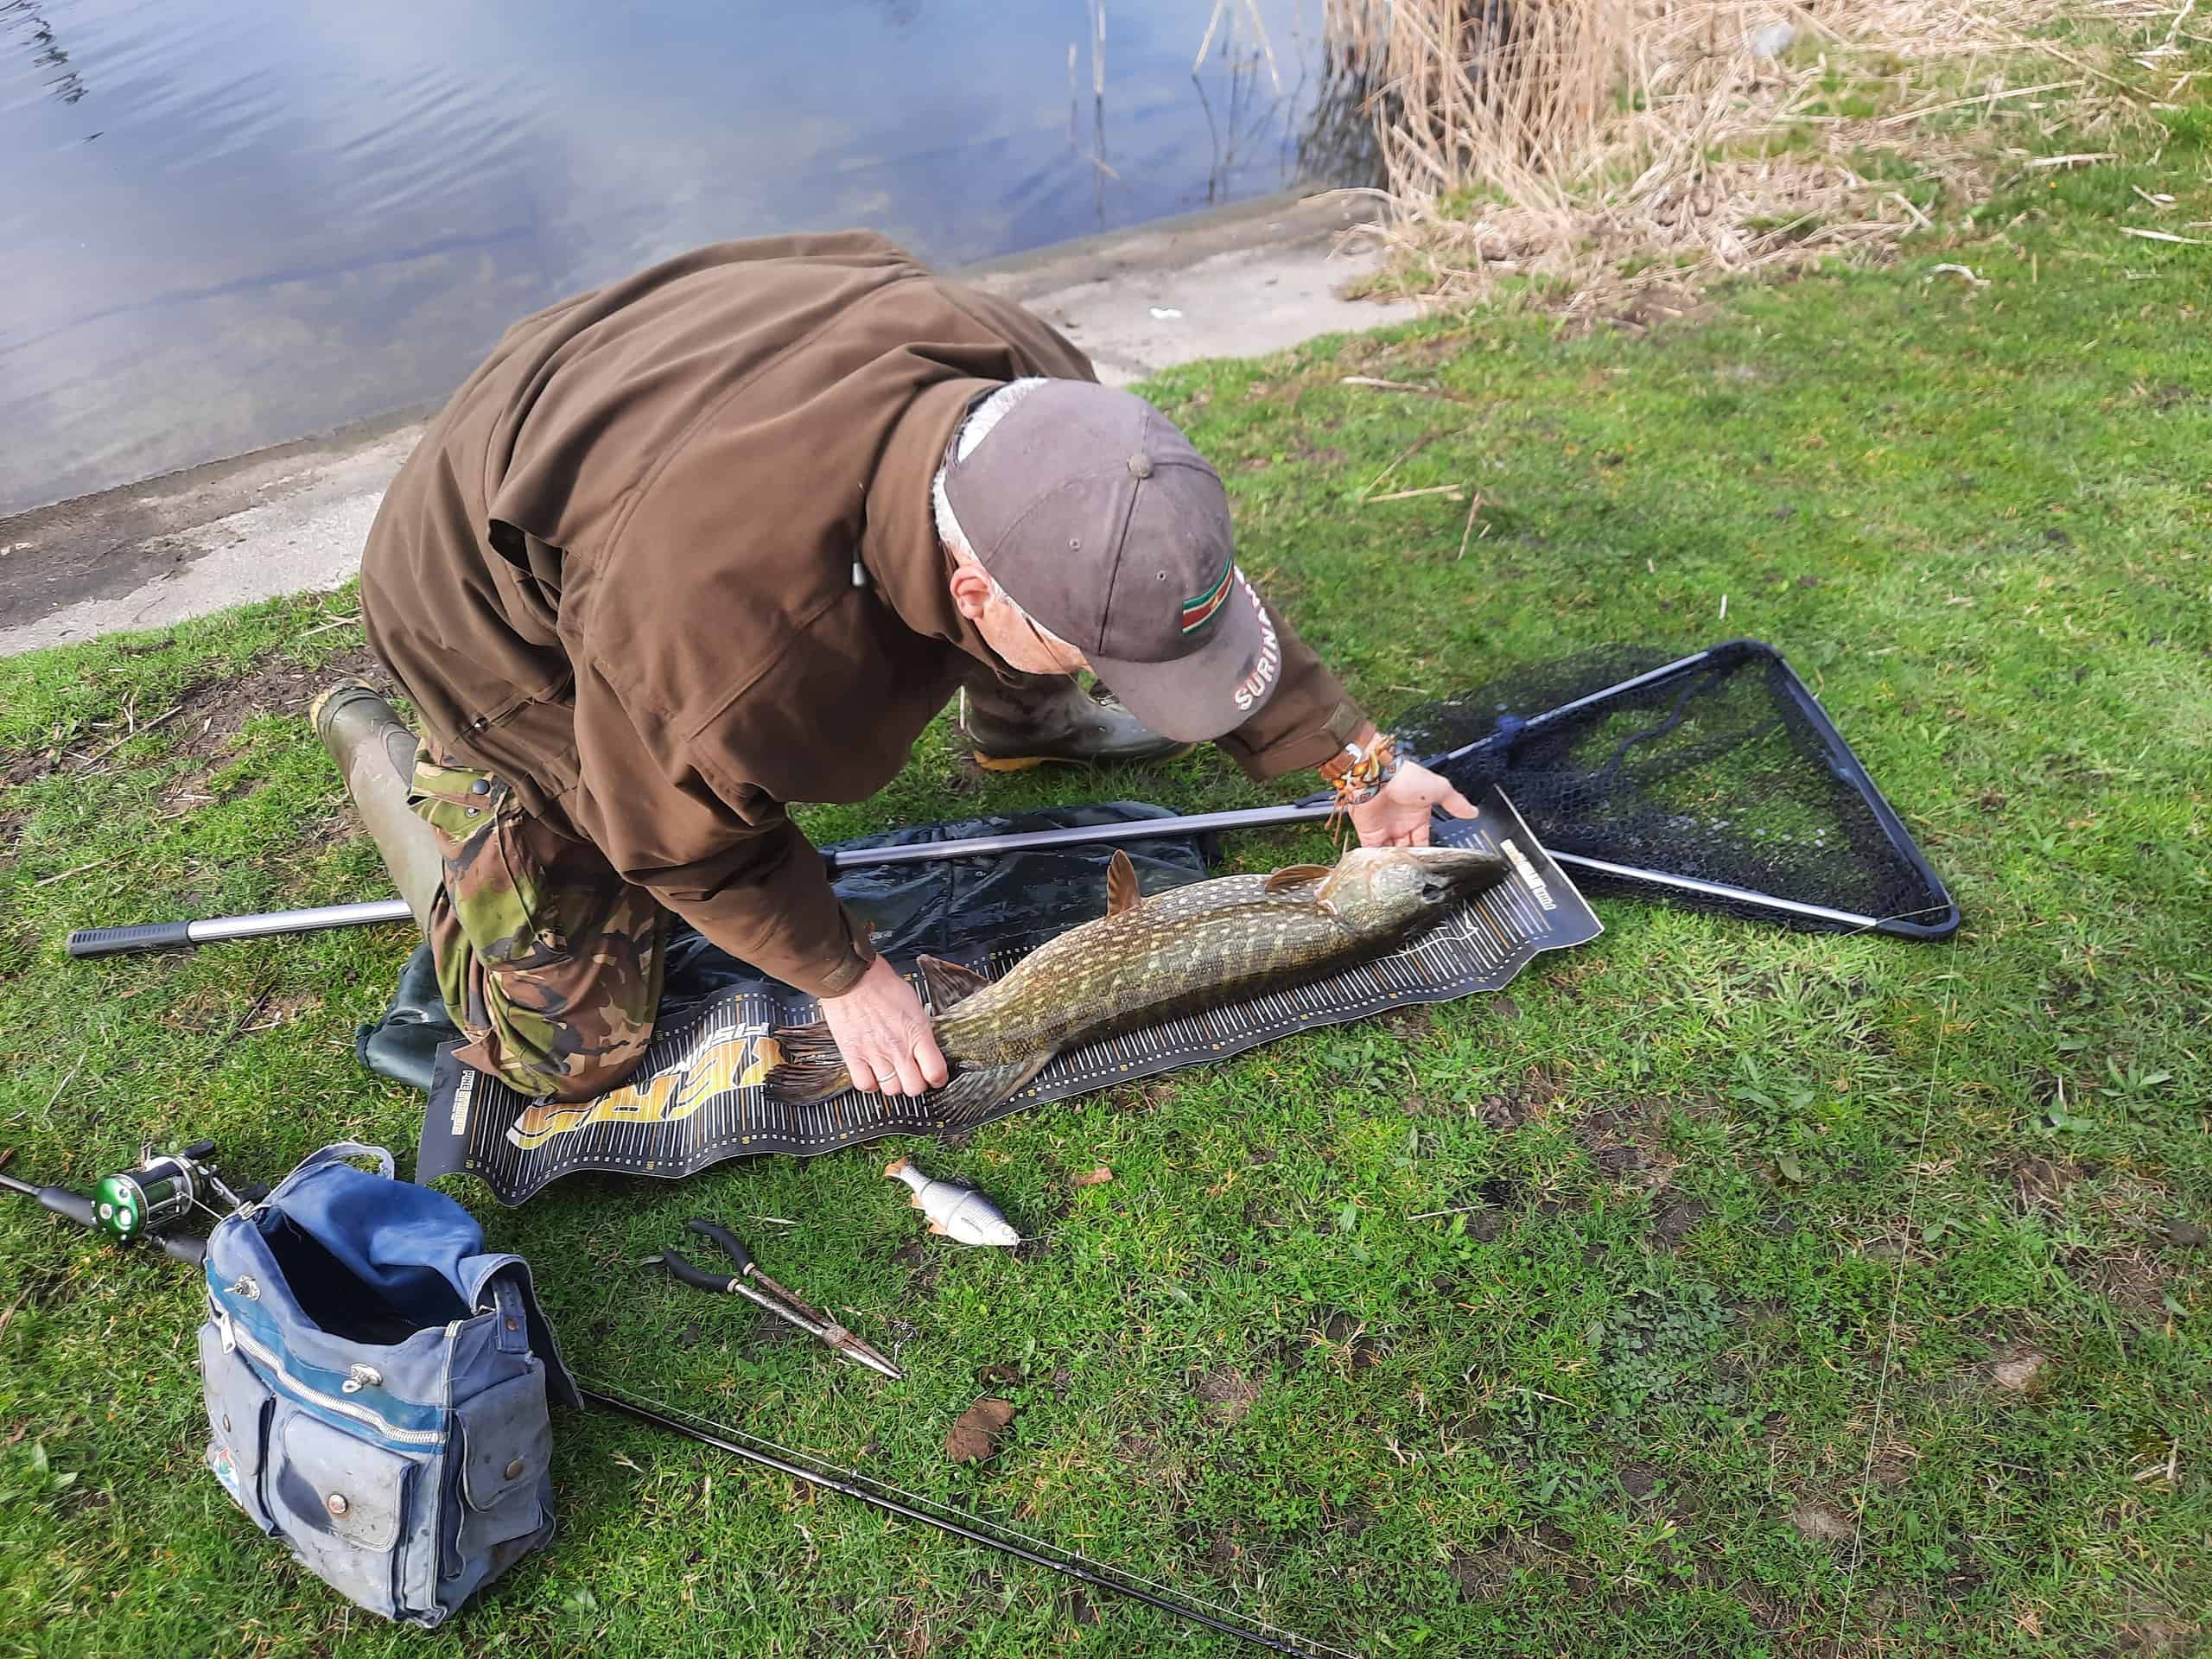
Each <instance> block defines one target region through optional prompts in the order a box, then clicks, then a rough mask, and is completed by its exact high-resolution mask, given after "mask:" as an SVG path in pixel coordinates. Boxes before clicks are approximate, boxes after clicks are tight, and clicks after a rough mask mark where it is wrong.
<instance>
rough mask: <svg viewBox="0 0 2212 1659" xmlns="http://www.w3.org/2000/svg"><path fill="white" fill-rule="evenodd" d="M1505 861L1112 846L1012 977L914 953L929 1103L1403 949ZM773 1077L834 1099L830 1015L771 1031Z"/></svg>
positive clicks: (970, 1112)
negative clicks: (1071, 906)
mask: <svg viewBox="0 0 2212 1659" xmlns="http://www.w3.org/2000/svg"><path fill="white" fill-rule="evenodd" d="M1509 868H1510V867H1509V866H1508V865H1507V863H1506V861H1504V860H1503V859H1502V858H1500V857H1498V856H1497V855H1496V854H1495V853H1484V852H1478V851H1474V850H1472V849H1461V848H1446V847H1363V848H1357V849H1354V850H1352V851H1351V852H1348V853H1346V854H1345V855H1344V857H1343V858H1342V859H1340V860H1339V861H1338V862H1337V864H1336V865H1335V866H1334V867H1333V868H1332V867H1331V866H1329V865H1326V864H1294V865H1291V866H1289V867H1287V868H1283V869H1279V870H1277V871H1275V872H1274V874H1270V875H1230V876H1222V877H1219V878H1217V879H1216V880H1211V881H1195V882H1192V883H1191V884H1190V885H1188V886H1186V887H1171V888H1169V889H1168V890H1167V891H1166V892H1165V893H1157V894H1155V895H1154V896H1153V897H1152V898H1150V899H1146V898H1142V897H1141V896H1140V895H1139V893H1138V892H1137V876H1136V868H1135V866H1134V865H1132V864H1131V863H1130V862H1129V860H1128V855H1127V854H1125V853H1119V852H1117V853H1116V854H1115V855H1114V861H1113V863H1112V864H1111V866H1109V869H1108V871H1107V877H1106V893H1107V910H1106V914H1105V915H1103V916H1102V917H1100V918H1098V919H1097V920H1096V921H1095V922H1085V923H1084V924H1083V925H1081V926H1079V927H1071V928H1070V929H1069V930H1068V931H1066V932H1065V933H1061V934H1059V935H1058V936H1056V937H1055V938H1052V939H1049V940H1047V941H1046V943H1045V944H1042V945H1039V947H1038V948H1037V949H1036V950H1033V951H1032V952H1031V953H1030V954H1029V955H1028V956H1027V957H1023V958H1022V959H1021V961H1020V962H1019V963H1016V964H1015V965H1014V968H1013V969H1010V970H1009V971H1008V972H1007V975H1006V976H1005V977H1003V978H1001V979H999V980H996V981H993V980H987V979H985V978H984V977H983V976H982V975H980V974H978V973H976V971H975V970H974V969H969V968H963V967H960V966H958V965H957V964H956V963H949V962H941V961H939V960H938V959H937V958H936V957H921V958H919V966H920V968H921V970H922V978H923V982H924V983H925V986H926V987H927V988H928V990H929V996H930V1003H931V1007H932V1008H933V1009H934V1011H935V1012H934V1017H933V1020H932V1024H933V1026H934V1028H935V1031H936V1034H937V1040H938V1047H939V1048H940V1049H941V1050H943V1051H944V1058H945V1060H946V1063H947V1065H948V1068H949V1069H950V1072H951V1077H950V1081H949V1082H948V1083H947V1084H945V1086H944V1088H942V1089H940V1090H936V1091H935V1092H934V1095H933V1096H932V1097H931V1106H932V1109H934V1110H935V1111H937V1112H938V1114H940V1115H941V1116H943V1117H944V1121H945V1122H947V1123H949V1124H961V1123H972V1122H978V1121H980V1120H981V1119H982V1118H983V1117H985V1116H988V1114H989V1113H990V1112H991V1111H992V1110H993V1109H995V1108H996V1107H998V1106H1000V1105H1001V1104H1003V1103H1005V1102H1006V1101H1007V1099H1008V1098H1009V1097H1011V1096H1013V1095H1014V1091H1015V1090H1019V1089H1020V1088H1021V1087H1022V1085H1024V1084H1027V1082H1028V1081H1029V1080H1030V1079H1031V1078H1032V1077H1035V1076H1036V1075H1037V1074H1038V1073H1039V1071H1043V1070H1044V1069H1045V1067H1046V1065H1048V1064H1049V1063H1050V1062H1051V1060H1052V1057H1053V1056H1054V1055H1055V1054H1058V1053H1059V1052H1061V1051H1063V1050H1065V1049H1069V1048H1072V1047H1074V1046H1077V1044H1079V1043H1084V1042H1089V1041H1091V1040H1093V1039H1097V1038H1101V1037H1107V1036H1111V1035H1115V1034H1116V1033H1122V1032H1128V1031H1134V1030H1140V1029H1142V1028H1143V1027H1147V1026H1152V1025H1157V1024H1159V1023H1160V1022H1161V1021H1163V1020H1171V1019H1176V1018H1179V1017H1181V1016H1183V1015H1186V1014H1194V1013H1197V1012H1198V1011H1199V1010H1201V1009H1205V1008H1213V1007H1222V1006H1224V1004H1227V1003H1232V1002H1239V1001H1244V1000H1245V999H1247V998H1249V997H1253V996H1256V995H1260V994H1262V993H1263V992H1267V991H1275V990H1281V989H1283V988H1286V987H1288V986H1291V985H1295V984H1300V983H1303V982H1306V981H1310V980H1314V979H1320V978H1324V977H1325V976H1328V975H1330V974H1332V973H1335V972H1337V971H1338V970H1340V969H1344V968H1347V967H1349V966H1351V964H1352V963H1356V962H1361V961H1364V960H1366V959H1367V958H1369V957H1375V956H1379V955H1381V954H1383V952H1385V951H1387V950H1391V949H1394V948H1395V947H1396V946H1397V945H1399V944H1402V943H1404V942H1405V940H1407V939H1408V938H1410V937H1412V936H1413V935H1414V934H1415V933H1416V932H1418V931H1421V928H1422V927H1423V926H1425V925H1428V924H1431V923H1433V922H1435V921H1436V920H1437V919H1439V918H1440V917H1441V916H1442V915H1443V914H1444V913H1445V912H1446V911H1447V910H1448V909H1449V908H1450V907H1451V906H1452V905H1453V904H1455V903H1457V902H1458V901H1459V900H1461V899H1471V898H1473V897H1475V896H1476V895H1478V894H1479V893H1485V892H1488V891H1489V890H1490V889H1491V887H1496V886H1497V884H1498V883H1499V882H1500V881H1503V880H1504V879H1505V877H1506V875H1507V874H1508V871H1509ZM776 1044H777V1048H778V1052H779V1057H780V1058H779V1062H778V1064H777V1065H775V1067H774V1068H773V1069H772V1071H770V1072H769V1074H768V1077H767V1080H766V1081H767V1090H768V1093H769V1094H770V1095H771V1096H773V1097H774V1098H776V1099H779V1100H785V1101H791V1102H800V1103H804V1102H810V1101H817V1100H825V1099H827V1098H829V1096H832V1095H836V1094H841V1093H842V1092H843V1091H844V1090H847V1089H849V1088H850V1087H851V1086H852V1078H851V1076H850V1074H849V1073H848V1072H847V1071H846V1069H845V1065H844V1061H843V1060H842V1058H840V1057H839V1055H838V1052H837V1045H836V1039H833V1038H832V1037H831V1036H830V1034H829V1027H827V1026H825V1025H806V1026H785V1027H779V1029H778V1031H777V1032H776Z"/></svg>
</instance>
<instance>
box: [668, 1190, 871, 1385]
mask: <svg viewBox="0 0 2212 1659" xmlns="http://www.w3.org/2000/svg"><path fill="white" fill-rule="evenodd" d="M684 1225H685V1226H686V1227H688V1228H689V1229H690V1230H691V1231H693V1232H695V1233H698V1234H701V1235H702V1236H705V1237H707V1238H709V1239H711V1240H713V1241H714V1243H715V1244H716V1245H718V1246H720V1247H721V1252H722V1254H723V1255H727V1256H728V1257H729V1259H730V1260H731V1261H733V1262H736V1263H737V1272H736V1274H735V1275H734V1276H732V1275H728V1274H715V1273H709V1272H706V1271H705V1270H704V1269H702V1268H697V1267H695V1266H693V1265H692V1263H691V1262H689V1261H687V1260H685V1259H684V1257H683V1254H682V1253H681V1252H680V1251H677V1250H673V1249H667V1250H663V1251H662V1252H661V1253H660V1260H661V1265H662V1266H664V1267H665V1268H667V1269H668V1270H669V1272H670V1273H671V1274H674V1275H675V1276H676V1277H677V1279H680V1280H681V1281H683V1283H685V1284H687V1285H690V1286H691V1287H693V1288H694V1289H696V1290H704V1291H711V1292H715V1293H717V1294H720V1293H724V1292H727V1293H729V1294H734V1295H738V1296H742V1297H744V1298H745V1299H746V1300H747V1301H749V1302H753V1303H754V1304H756V1305H757V1306H761V1307H765V1308H766V1309H767V1310H768V1312H770V1313H773V1314H774V1315H776V1317H777V1318H779V1319H789V1320H790V1321H791V1323H792V1324H793V1325H797V1326H798V1328H799V1329H800V1330H802V1331H804V1332H806V1333H807V1334H808V1335H809V1336H810V1337H815V1338H819V1339H820V1340H821V1341H823V1342H826V1343H828V1344H829V1346H830V1347H832V1348H833V1349H835V1350H836V1351H837V1353H838V1354H839V1355H840V1356H842V1357H844V1358H846V1359H849V1360H851V1361H852V1362H853V1363H855V1364H856V1365H865V1366H867V1367H868V1368H869V1369H870V1370H877V1371H880V1372H882V1373H883V1375H884V1376H888V1377H893V1378H897V1377H901V1376H905V1375H906V1373H905V1372H904V1371H902V1370H899V1368H898V1367H897V1366H896V1365H894V1364H893V1363H891V1362H890V1361H889V1360H887V1359H886V1358H885V1357H883V1356H882V1355H881V1354H880V1353H878V1352H876V1351H875V1350H874V1349H873V1348H871V1347H869V1346H868V1344H866V1343H865V1342H862V1341H861V1339H860V1338H858V1337H856V1336H855V1335H854V1334H853V1333H852V1332H849V1331H848V1330H846V1329H845V1327H844V1326H843V1325H840V1324H838V1323H837V1322H836V1320H835V1319H831V1318H830V1317H829V1315H828V1314H826V1313H823V1312H821V1310H819V1309H818V1308H816V1307H813V1306H809V1305H808V1304H807V1303H806V1302H804V1301H802V1300H800V1299H799V1298H798V1296H796V1295H794V1294H792V1293H791V1291H789V1290H787V1289H785V1287H783V1286H781V1285H779V1284H778V1283H777V1282H776V1281H774V1280H773V1279H771V1278H770V1277H769V1276H768V1275H767V1274H765V1273H763V1272H761V1271H760V1264H759V1263H758V1262H755V1261H753V1252H752V1251H750V1250H748V1249H746V1248H745V1246H744V1245H743V1244H742V1243H740V1242H739V1241H738V1239H737V1237H736V1236H735V1235H734V1234H733V1233H732V1232H731V1231H730V1230H728V1228H727V1227H720V1226H717V1225H716V1224H715V1223H713V1222H711V1221H697V1220H694V1221H688V1222H686V1223H684ZM748 1279H749V1280H751V1281H753V1282H752V1283H751V1284H748V1283H747V1282H746V1281H747V1280H748Z"/></svg>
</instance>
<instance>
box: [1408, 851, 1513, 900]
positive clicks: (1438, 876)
mask: <svg viewBox="0 0 2212 1659" xmlns="http://www.w3.org/2000/svg"><path fill="white" fill-rule="evenodd" d="M1399 850H1400V852H1401V854H1402V856H1404V857H1405V858H1407V859H1408V860H1409V861H1411V862H1412V863H1413V864H1414V868H1416V869H1418V870H1419V871H1420V873H1421V899H1422V901H1423V902H1424V903H1427V904H1432V905H1440V904H1446V903H1448V902H1450V901H1452V900H1454V899H1473V898H1476V897H1478V896H1479V895H1480V894H1483V893H1488V892H1489V891H1490V890H1491V888H1492V887H1496V886H1497V884H1498V883H1499V882H1501V881H1503V880H1505V878H1506V877H1507V875H1508V874H1510V873H1511V871H1512V868H1513V867H1512V866H1511V865H1510V864H1508V863H1507V862H1506V861H1505V860H1504V859H1503V858H1502V857H1500V856H1499V855H1497V854H1496V853H1491V852H1484V850H1482V849H1479V848H1475V847H1407V848H1402V849H1399Z"/></svg>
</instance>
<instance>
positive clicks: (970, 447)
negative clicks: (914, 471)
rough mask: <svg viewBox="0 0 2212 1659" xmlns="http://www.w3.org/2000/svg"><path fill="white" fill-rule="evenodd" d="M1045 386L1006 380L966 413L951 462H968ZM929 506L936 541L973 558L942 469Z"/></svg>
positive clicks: (1034, 380) (1036, 379) (1037, 380)
mask: <svg viewBox="0 0 2212 1659" xmlns="http://www.w3.org/2000/svg"><path fill="white" fill-rule="evenodd" d="M1044 384H1045V382H1044V378H1043V377H1041V376H1036V375H1032V376H1030V377H1028V378H1024V379H1020V380H1009V381H1007V383H1006V385H1002V386H1001V387H1000V388H999V389H998V390H997V391H995V392H993V393H992V394H991V395H990V396H989V397H986V398H984V399H983V401H982V403H980V404H976V407H975V408H974V409H972V410H969V412H968V418H967V419H966V420H964V421H963V422H962V423H960V432H959V435H958V436H957V437H956V438H954V440H953V442H952V454H953V459H955V460H956V461H965V460H967V459H968V457H969V455H970V454H974V453H975V450H976V445H978V444H980V443H981V442H982V441H983V440H984V439H985V438H988V436H990V435H991V429H992V428H993V427H995V426H996V425H997V424H998V423H1000V422H1001V421H1002V420H1004V419H1005V418H1006V416H1007V411H1008V410H1011V409H1012V408H1013V407H1014V405H1015V404H1018V403H1020V401H1021V400H1022V399H1023V398H1025V397H1027V396H1028V395H1029V394H1030V393H1031V392H1033V391H1036V390H1037V388H1038V387H1039V386H1041V385H1044ZM930 506H931V510H932V511H933V512H935V513H936V515H937V535H938V540H939V541H941V542H943V543H944V544H945V545H946V546H947V547H950V548H952V549H954V550H957V551H958V552H962V553H965V554H967V555H969V556H970V557H971V558H972V557H973V556H975V551H976V550H975V547H974V546H973V544H972V543H969V540H968V537H967V535H966V533H965V532H964V531H962V530H961V528H960V520H959V519H957V518H954V517H953V514H952V502H951V500H950V498H949V497H948V496H947V495H946V494H945V493H944V467H938V469H937V476H936V477H935V478H934V479H932V480H930ZM991 582H992V586H994V587H996V586H997V585H998V578H996V577H995V576H994V577H992V579H991ZM1001 592H1003V590H1001ZM1009 602H1011V601H1009Z"/></svg>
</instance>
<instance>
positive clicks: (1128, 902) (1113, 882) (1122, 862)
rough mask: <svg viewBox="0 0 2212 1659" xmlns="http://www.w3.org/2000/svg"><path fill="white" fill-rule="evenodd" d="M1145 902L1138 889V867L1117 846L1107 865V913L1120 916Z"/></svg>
mask: <svg viewBox="0 0 2212 1659" xmlns="http://www.w3.org/2000/svg"><path fill="white" fill-rule="evenodd" d="M1143 902H1144V896H1143V895H1142V894H1141V893H1139V892H1138V891H1137V867H1136V866H1135V865H1134V864H1132V863H1130V862H1129V855H1128V854H1127V853H1125V852H1123V851H1122V849H1120V848H1118V847H1116V849H1114V856H1113V858H1112V860H1111V861H1109V863H1108V864H1107V866H1106V913H1107V914H1108V915H1109V916H1119V915H1120V914H1121V913H1122V912H1123V911H1125V910H1135V908H1136V907H1137V906H1139V905H1141V904H1142V903H1143Z"/></svg>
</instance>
